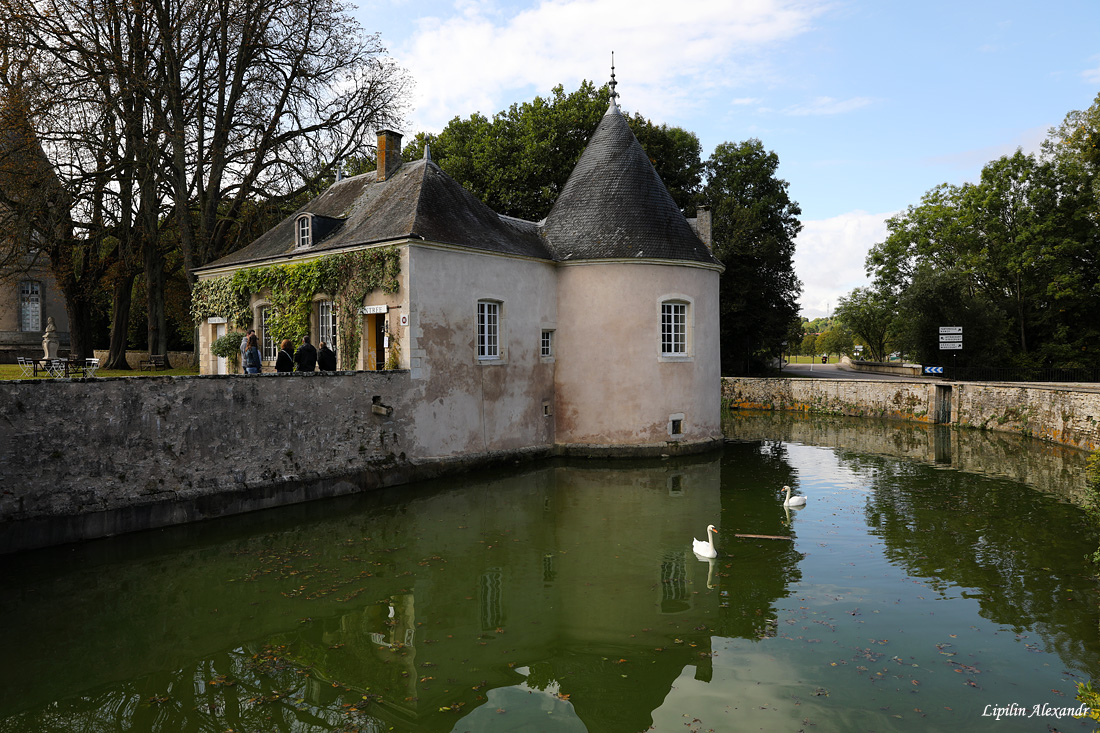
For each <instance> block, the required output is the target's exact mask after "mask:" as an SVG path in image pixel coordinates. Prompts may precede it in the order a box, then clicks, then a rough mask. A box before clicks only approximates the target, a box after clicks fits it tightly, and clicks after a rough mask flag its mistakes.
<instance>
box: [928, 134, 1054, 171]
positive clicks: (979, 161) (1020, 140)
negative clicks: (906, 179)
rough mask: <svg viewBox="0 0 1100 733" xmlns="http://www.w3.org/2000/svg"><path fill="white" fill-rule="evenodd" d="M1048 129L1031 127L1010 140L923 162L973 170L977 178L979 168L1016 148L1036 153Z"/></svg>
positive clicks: (938, 156)
mask: <svg viewBox="0 0 1100 733" xmlns="http://www.w3.org/2000/svg"><path fill="white" fill-rule="evenodd" d="M1053 124H1055V123H1052V125H1053ZM1049 130H1050V128H1048V127H1032V128H1030V129H1028V130H1024V131H1023V132H1021V133H1019V134H1018V135H1016V137H1014V138H1013V139H1012V140H1008V141H1006V142H1003V143H998V144H997V145H990V146H988V147H984V148H975V149H973V150H962V151H960V152H957V153H951V154H949V155H937V156H934V157H931V158H926V159H925V161H924V162H925V163H929V164H932V165H948V166H951V167H953V168H962V169H967V170H970V171H974V172H975V174H974V176H973V180H977V178H978V177H979V176H980V175H981V169H982V168H984V167H985V165H986V164H987V163H989V162H990V161H994V160H997V159H998V158H1000V157H1002V156H1005V155H1009V156H1010V155H1012V154H1013V153H1015V152H1016V150H1017V149H1020V150H1023V151H1024V153H1025V154H1031V153H1038V152H1039V150H1040V148H1041V146H1042V143H1043V141H1044V140H1046V137H1047V133H1048V132H1049Z"/></svg>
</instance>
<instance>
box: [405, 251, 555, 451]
mask: <svg viewBox="0 0 1100 733" xmlns="http://www.w3.org/2000/svg"><path fill="white" fill-rule="evenodd" d="M408 251H409V257H408V266H407V268H406V272H407V273H408V289H407V290H406V292H407V293H408V298H407V302H408V303H409V308H410V311H409V318H410V323H409V327H408V329H406V330H405V332H404V333H407V337H404V336H403V338H402V340H403V343H405V344H407V348H408V358H409V367H410V370H411V375H412V382H413V388H414V389H415V390H416V393H415V394H416V398H415V400H413V401H411V402H410V403H409V404H410V405H411V406H412V408H411V409H412V412H413V415H412V418H413V419H414V421H415V423H416V436H415V440H416V441H417V445H418V450H417V452H418V453H422V452H424V451H431V452H432V453H431V454H432V455H460V454H465V453H479V452H482V451H486V450H517V449H524V448H531V447H534V446H541V447H549V446H551V445H553V443H554V418H553V415H552V414H551V415H547V414H544V410H543V404H544V403H546V404H547V405H552V403H553V399H554V369H555V366H556V362H555V360H554V359H542V358H541V357H540V355H539V346H540V343H539V339H540V336H541V333H542V329H553V328H556V325H557V322H556V320H555V318H556V310H557V292H556V285H555V282H556V280H555V270H554V266H553V264H552V263H549V262H545V261H540V260H532V259H528V258H522V257H502V256H500V255H495V254H485V255H482V254H479V253H476V252H475V253H472V252H471V251H470V250H468V249H462V250H455V249H448V248H443V247H436V246H430V245H410V246H409V248H408ZM455 283H462V286H461V287H455ZM479 300H492V301H496V302H498V303H499V304H500V324H499V327H500V333H499V338H500V358H498V359H491V360H480V359H478V356H477V304H478V301H479Z"/></svg>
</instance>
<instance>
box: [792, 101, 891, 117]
mask: <svg viewBox="0 0 1100 733" xmlns="http://www.w3.org/2000/svg"><path fill="white" fill-rule="evenodd" d="M869 104H871V99H870V98H869V97H852V98H851V99H833V98H832V97H817V98H816V99H814V100H812V101H811V102H809V103H808V104H798V105H794V106H793V107H788V108H787V109H785V110H783V114H787V115H791V116H792V117H805V116H808V115H839V114H844V113H846V112H851V111H852V110H856V109H859V108H861V107H866V106H868V105H869Z"/></svg>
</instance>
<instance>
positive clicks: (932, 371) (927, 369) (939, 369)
mask: <svg viewBox="0 0 1100 733" xmlns="http://www.w3.org/2000/svg"><path fill="white" fill-rule="evenodd" d="M924 373H925V374H943V367H925V368H924Z"/></svg>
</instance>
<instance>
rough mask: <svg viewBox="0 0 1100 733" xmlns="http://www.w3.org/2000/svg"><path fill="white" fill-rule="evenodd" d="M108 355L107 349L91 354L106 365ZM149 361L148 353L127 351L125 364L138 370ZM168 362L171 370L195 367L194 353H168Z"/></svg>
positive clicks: (97, 350)
mask: <svg viewBox="0 0 1100 733" xmlns="http://www.w3.org/2000/svg"><path fill="white" fill-rule="evenodd" d="M108 354H110V352H109V351H107V349H96V350H95V352H94V353H93V354H92V355H93V356H94V357H95V358H97V359H99V363H100V364H106V363H107V355H108ZM148 360H149V352H148V351H127V352H126V363H127V364H129V365H130V368H131V369H135V370H136V369H140V368H141V362H143V361H148ZM168 361H169V363H170V364H171V365H172V368H173V369H179V368H181V367H190V366H194V365H195V352H194V351H169V352H168Z"/></svg>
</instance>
